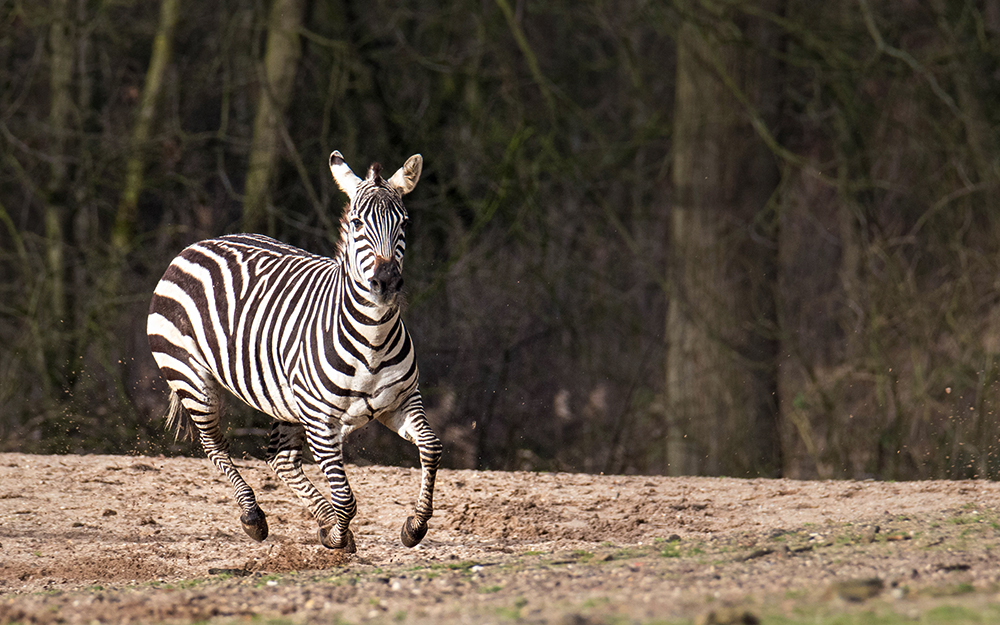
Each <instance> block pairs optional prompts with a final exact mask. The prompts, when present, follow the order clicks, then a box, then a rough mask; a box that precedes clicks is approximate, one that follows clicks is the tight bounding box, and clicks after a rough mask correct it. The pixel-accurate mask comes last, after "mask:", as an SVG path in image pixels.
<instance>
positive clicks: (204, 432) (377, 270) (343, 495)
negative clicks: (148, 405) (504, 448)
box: [147, 151, 442, 553]
mask: <svg viewBox="0 0 1000 625" xmlns="http://www.w3.org/2000/svg"><path fill="white" fill-rule="evenodd" d="M422 169H423V158H422V157H421V156H420V155H419V154H416V155H414V156H411V157H410V158H409V159H407V161H406V163H405V164H404V165H403V166H402V167H401V168H400V169H399V170H398V171H397V172H396V173H395V174H393V175H392V177H391V178H389V179H388V180H385V179H383V178H382V175H381V170H382V167H381V165H379V164H378V163H373V164H372V165H371V166H370V167H369V169H368V174H367V176H366V177H365V179H363V180H362V179H361V178H359V177H358V176H357V175H355V174H354V172H353V171H351V168H350V167H349V166H348V165H347V163H345V162H344V158H343V156H342V155H341V154H340V152H338V151H335V152H333V154H331V155H330V171H331V173H332V174H333V177H334V180H336V182H337V185H338V186H339V187H340V189H341V190H343V192H344V193H345V194H346V195H347V196H348V198H349V203H348V205H347V207H346V208H345V210H344V215H343V218H342V219H341V223H340V242H339V244H338V247H337V251H336V253H335V254H334V255H333V257H332V258H327V257H324V256H318V255H315V254H311V253H309V252H306V251H304V250H300V249H297V248H295V247H292V246H290V245H286V244H284V243H281V242H279V241H276V240H274V239H272V238H270V237H266V236H264V235H260V234H237V235H229V236H223V237H219V238H216V239H209V240H206V241H201V242H199V243H195V244H193V245H191V246H189V247H187V248H186V249H184V250H183V251H182V252H181V253H180V254H179V255H178V256H177V257H176V258H175V259H174V260H173V261H172V262H171V263H170V265H169V267H168V268H167V270H166V272H165V273H164V275H163V278H162V279H161V280H160V282H159V284H157V286H156V288H155V290H154V291H153V298H152V301H151V303H150V307H149V317H148V320H147V334H148V337H149V345H150V350H151V351H152V353H153V358H154V360H155V361H156V364H157V365H158V366H159V368H160V371H161V373H162V375H163V376H164V378H166V380H167V383H168V384H169V386H170V389H171V390H170V407H169V409H168V413H167V427H168V429H173V430H174V431H175V432H176V434H177V435H178V436H180V435H182V434H189V435H190V434H193V433H195V432H196V433H197V435H198V437H199V439H200V442H201V445H202V447H203V448H204V450H205V453H206V454H207V456H208V458H209V459H210V460H211V461H212V462H213V463H214V464H215V466H216V467H217V468H218V469H219V471H221V472H222V473H223V474H224V475H225V476H226V477H227V478H228V479H229V481H230V483H231V484H232V486H233V488H234V490H235V499H236V502H237V503H238V504H239V506H240V508H241V510H242V514H241V516H240V522H241V524H242V526H243V530H244V531H245V532H246V533H247V535H249V536H250V537H251V538H252V539H254V540H256V541H258V542H259V541H263V540H265V539H266V538H267V534H268V527H267V520H266V518H265V515H264V512H263V511H262V510H261V509H260V506H258V505H257V500H256V497H255V496H254V492H253V490H252V489H251V488H250V486H248V485H247V483H246V482H245V481H244V480H243V478H242V477H241V476H240V473H239V471H238V470H237V468H236V467H235V466H234V465H233V462H232V459H231V458H230V455H229V445H228V442H227V440H226V439H225V437H224V436H223V435H222V432H221V430H220V425H219V422H220V415H221V412H222V397H223V391H224V390H225V391H229V392H230V393H232V394H233V395H235V396H236V397H238V398H239V399H241V400H242V401H244V402H246V403H247V404H248V405H250V406H251V407H253V408H256V409H257V410H260V411H261V412H264V413H266V414H268V415H270V416H271V417H273V418H274V419H275V421H274V423H273V424H272V428H271V435H270V441H269V444H268V448H267V463H268V465H269V466H270V467H271V469H272V470H273V471H274V473H275V474H276V475H277V476H278V477H279V478H281V480H282V481H284V482H285V483H286V484H287V485H288V486H289V487H290V488H291V489H292V490H293V491H294V492H295V494H296V495H297V496H298V497H299V499H301V501H302V502H303V503H304V505H305V506H306V508H308V510H309V512H310V513H311V514H312V516H313V518H314V519H316V521H317V522H318V524H319V540H320V543H322V544H323V545H324V546H325V547H328V548H330V549H341V550H343V551H345V552H347V553H354V552H355V551H356V549H357V548H356V544H355V541H354V534H353V532H351V530H350V527H349V526H350V523H351V520H352V519H353V518H354V516H355V513H356V512H357V502H356V500H355V498H354V494H353V492H352V491H351V487H350V484H349V483H348V480H347V475H346V473H345V471H344V463H343V441H344V438H345V437H346V436H347V435H348V434H349V433H350V432H352V431H353V430H355V429H357V428H359V427H361V426H363V425H365V424H367V423H368V422H369V421H371V420H372V419H377V420H378V421H380V422H381V423H383V424H384V425H386V426H387V427H389V428H390V429H392V430H394V431H395V432H396V433H397V434H399V435H400V436H401V437H403V438H405V439H406V440H408V441H410V442H411V443H414V444H415V445H416V446H417V448H418V450H419V455H420V464H421V482H420V493H419V496H418V499H417V503H416V506H415V510H414V514H413V515H412V516H409V517H407V519H406V521H405V522H404V523H403V528H402V530H401V532H400V538H401V540H402V542H403V544H404V545H405V546H407V547H415V546H416V545H417V544H419V543H420V541H421V540H422V539H423V538H424V535H425V534H426V533H427V521H428V519H430V517H431V515H432V513H433V494H434V478H435V476H436V474H437V467H438V463H439V461H440V458H441V451H442V447H441V442H440V441H439V440H438V438H437V436H436V435H435V434H434V432H433V431H432V430H431V428H430V426H429V424H428V422H427V418H426V415H425V413H424V408H423V401H422V399H421V396H420V391H419V389H418V386H417V378H418V377H419V374H418V370H417V363H416V359H415V356H414V350H413V344H412V342H411V340H410V335H409V334H408V333H407V331H406V328H405V326H404V325H403V322H402V320H401V319H400V303H401V302H400V300H401V297H400V294H399V293H400V289H401V288H402V286H403V278H402V266H403V251H404V249H405V232H406V226H407V224H408V222H409V220H408V218H407V212H406V209H405V208H404V206H403V202H402V196H403V195H406V194H407V193H409V192H410V191H412V190H413V188H414V186H416V184H417V181H418V180H419V179H420V173H421V170H422ZM306 444H307V445H308V446H309V449H310V451H311V452H312V455H313V458H314V459H315V460H316V462H317V463H318V464H319V466H320V467H321V468H322V470H323V473H324V474H325V476H326V478H327V480H328V481H329V484H330V493H331V499H332V501H327V499H326V498H325V497H324V496H323V495H322V494H321V493H320V491H319V490H318V489H317V488H316V486H315V485H314V484H313V483H312V482H311V481H310V480H309V479H308V478H307V477H306V476H305V474H304V473H303V472H302V457H301V456H302V450H303V446H304V445H306Z"/></svg>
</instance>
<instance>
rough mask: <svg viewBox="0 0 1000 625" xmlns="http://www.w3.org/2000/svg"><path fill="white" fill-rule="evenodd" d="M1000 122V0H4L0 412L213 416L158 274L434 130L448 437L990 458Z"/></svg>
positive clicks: (791, 456) (25, 444)
mask: <svg viewBox="0 0 1000 625" xmlns="http://www.w3.org/2000/svg"><path fill="white" fill-rule="evenodd" d="M998 125H1000V0H894V1H892V2H887V1H881V2H880V1H877V0H840V1H834V2H813V1H812V0H753V1H751V0H703V1H699V0H675V1H672V2H670V1H667V0H659V1H657V0H571V1H567V0H546V1H545V2H541V1H538V0H535V1H530V0H480V1H478V2H470V1H468V0H440V1H436V2H385V1H381V0H373V1H364V2H361V1H358V0H328V1H321V0H308V1H307V0H220V1H218V2H194V1H192V0H160V1H159V2H149V1H139V0H42V1H35V0H31V1H29V0H0V449H2V450H7V451H11V450H17V451H31V452H56V453H64V452H69V453H87V452H111V453H153V454H155V453H199V452H198V450H197V449H195V448H194V447H192V446H190V445H189V444H186V443H183V444H182V443H176V442H175V441H174V440H173V438H172V436H168V435H167V434H166V433H165V432H164V429H163V419H162V415H163V413H164V412H165V409H166V391H165V388H166V387H165V384H164V383H163V381H162V380H161V379H160V378H159V375H158V372H157V370H156V368H155V365H154V364H153V361H152V358H151V356H150V354H149V349H148V347H147V344H146V339H145V319H146V309H147V306H148V301H149V297H150V294H151V292H152V289H153V287H154V285H155V284H156V282H157V280H158V279H159V277H160V275H161V274H162V272H163V270H164V269H165V268H166V266H167V264H168V263H169V261H170V260H171V259H172V258H173V257H174V256H175V255H176V254H177V253H178V252H179V251H180V250H181V249H182V248H183V247H184V246H185V245H187V244H189V243H191V242H194V241H196V240H199V239H202V238H207V237H211V236H216V235H220V234H225V233H231V232H238V231H244V230H250V231H260V232H266V233H269V234H272V235H273V236H276V237H278V238H280V239H282V240H284V241H286V242H289V243H292V244H295V245H298V246H301V247H304V248H306V249H308V250H311V251H314V252H318V253H331V252H332V250H333V249H334V246H335V243H336V239H337V236H338V227H337V223H338V220H339V217H340V211H341V209H342V206H343V204H344V202H345V197H344V196H343V195H342V194H341V193H340V192H339V191H338V190H337V189H336V187H335V185H334V184H333V182H332V180H331V179H330V174H329V172H328V170H327V167H326V161H327V157H328V155H329V154H330V152H331V151H332V150H334V149H339V150H340V151H341V152H342V153H343V154H344V155H345V158H346V159H347V161H348V163H349V164H351V166H352V167H354V168H355V170H358V171H360V170H363V169H364V168H365V167H366V166H367V165H368V164H369V163H370V162H371V161H373V160H378V161H380V162H382V163H383V164H384V166H385V167H386V168H387V169H389V170H390V171H394V170H395V168H397V167H399V166H400V165H401V164H402V162H403V160H404V159H405V158H406V157H407V156H409V155H410V154H413V153H416V152H420V153H422V154H423V156H424V159H425V168H424V175H423V178H422V180H421V181H420V184H419V185H418V187H417V188H416V190H415V191H414V192H413V193H412V194H411V195H409V196H408V197H407V206H408V208H409V211H410V215H411V219H412V224H413V226H412V230H411V231H410V236H409V237H408V241H407V243H408V247H407V252H406V253H407V260H406V283H407V292H408V300H409V303H408V306H407V311H406V313H405V318H406V320H407V324H408V326H409V328H410V330H411V332H412V334H413V335H414V340H415V343H416V346H417V350H418V358H419V362H420V367H421V374H422V377H421V380H422V388H423V391H424V397H425V398H426V400H427V404H428V407H429V416H430V418H431V421H432V424H433V426H434V428H435V429H436V431H437V432H438V433H439V434H440V435H441V437H442V439H443V440H444V441H445V446H446V451H445V457H444V463H445V465H446V466H450V467H471V468H491V469H531V470H570V471H588V472H599V471H603V472H625V473H670V474H680V473H702V474H730V475H786V476H791V477H802V478H813V477H824V478H825V477H854V478H857V477H877V478H884V479H913V478H929V477H947V478H960V477H973V476H978V477H989V478H996V477H997V476H998V474H1000V453H998V437H1000V426H998V419H997V416H996V415H995V412H996V411H997V408H998V405H1000V397H998V386H997V380H998V375H1000V369H998V366H1000V361H998V356H1000V207H998V204H997V201H996V197H997V191H998V185H1000V152H998V138H1000V137H998V133H997V129H998ZM228 413H229V418H228V423H229V435H230V436H231V437H232V439H233V440H234V444H235V446H236V448H237V449H238V451H239V452H240V453H243V454H251V455H258V456H259V455H261V454H262V452H263V447H264V444H265V437H264V435H263V434H264V433H265V432H266V431H267V428H268V419H267V418H265V417H263V416H262V415H260V414H257V413H254V412H253V411H251V410H249V409H247V408H246V407H243V406H241V405H239V404H238V403H237V402H236V401H235V400H234V401H232V402H230V404H229V407H228ZM347 447H348V454H349V459H353V461H355V462H386V463H404V464H415V463H416V460H417V457H416V451H415V450H414V449H413V448H412V447H410V446H409V445H407V444H405V443H404V442H403V441H401V440H399V439H397V438H396V437H395V435H393V434H391V433H390V432H388V431H387V430H385V429H384V428H381V427H379V426H378V425H377V424H375V425H372V426H369V427H367V428H365V429H363V430H361V431H359V432H357V433H355V434H354V435H352V437H351V440H350V441H349V442H348V445H347Z"/></svg>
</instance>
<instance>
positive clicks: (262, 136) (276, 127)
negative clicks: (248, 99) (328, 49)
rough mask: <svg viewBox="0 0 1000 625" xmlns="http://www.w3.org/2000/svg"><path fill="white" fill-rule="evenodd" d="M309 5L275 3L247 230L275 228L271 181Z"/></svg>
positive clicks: (287, 0)
mask: <svg viewBox="0 0 1000 625" xmlns="http://www.w3.org/2000/svg"><path fill="white" fill-rule="evenodd" d="M304 11H305V2H304V1H303V0H275V1H274V4H273V5H271V13H270V16H269V18H268V33H267V49H266V51H265V52H264V66H263V69H262V77H261V87H260V94H259V95H258V97H257V113H256V116H255V118H254V124H253V141H252V143H251V145H250V161H249V164H248V166H247V179H246V188H245V190H244V198H243V229H244V230H246V231H251V232H259V231H266V232H273V231H274V217H273V215H268V211H267V206H268V202H269V200H270V193H269V187H270V185H271V178H272V176H273V174H274V167H275V163H276V161H277V158H278V154H279V152H280V148H281V144H282V127H283V123H284V122H283V119H282V118H283V117H284V115H285V111H286V110H287V108H288V103H289V100H290V99H291V95H292V85H293V83H294V82H295V71H296V69H297V66H298V63H299V57H300V56H301V54H302V48H301V45H300V43H299V29H301V27H302V18H303V13H304Z"/></svg>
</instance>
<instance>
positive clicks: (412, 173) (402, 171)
mask: <svg viewBox="0 0 1000 625" xmlns="http://www.w3.org/2000/svg"><path fill="white" fill-rule="evenodd" d="M423 169H424V157H423V156H420V155H419V154H414V155H413V156H411V157H410V158H408V159H406V162H405V163H403V166H402V167H400V168H399V169H397V170H396V173H394V174H393V175H392V178H389V185H390V186H391V187H393V188H395V189H396V190H397V191H399V194H400V195H406V194H407V193H409V192H410V191H413V187H415V186H417V181H418V180H420V172H421V171H423Z"/></svg>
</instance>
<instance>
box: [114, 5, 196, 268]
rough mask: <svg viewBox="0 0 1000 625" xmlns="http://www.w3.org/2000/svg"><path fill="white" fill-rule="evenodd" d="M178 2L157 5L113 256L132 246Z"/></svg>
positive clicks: (119, 210)
mask: <svg viewBox="0 0 1000 625" xmlns="http://www.w3.org/2000/svg"><path fill="white" fill-rule="evenodd" d="M179 4H180V0H162V2H161V3H160V23H159V26H158V27H157V29H156V38H155V39H154V40H153V54H152V56H151V57H150V59H149V69H148V70H146V83H145V85H144V86H143V89H142V99H141V100H140V103H139V116H138V118H137V119H136V121H135V126H133V128H132V137H131V139H130V141H129V156H128V161H127V162H126V163H125V187H124V189H123V190H122V196H121V200H120V201H119V204H118V214H117V215H116V217H115V225H114V230H113V231H112V233H111V245H112V248H113V250H114V251H115V253H117V254H124V253H126V252H128V251H129V250H130V249H131V247H132V242H133V237H134V231H135V223H136V216H137V215H136V210H137V207H138V205H139V194H140V193H141V192H142V179H143V170H144V169H145V166H146V159H145V149H146V142H147V141H148V140H149V130H150V128H151V127H152V125H153V116H154V115H155V114H156V102H157V101H158V100H159V97H160V90H161V88H162V86H163V75H164V74H165V73H166V70H167V65H168V64H169V63H170V56H171V53H172V49H173V39H174V29H175V27H176V26H177V18H178V13H179Z"/></svg>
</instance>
